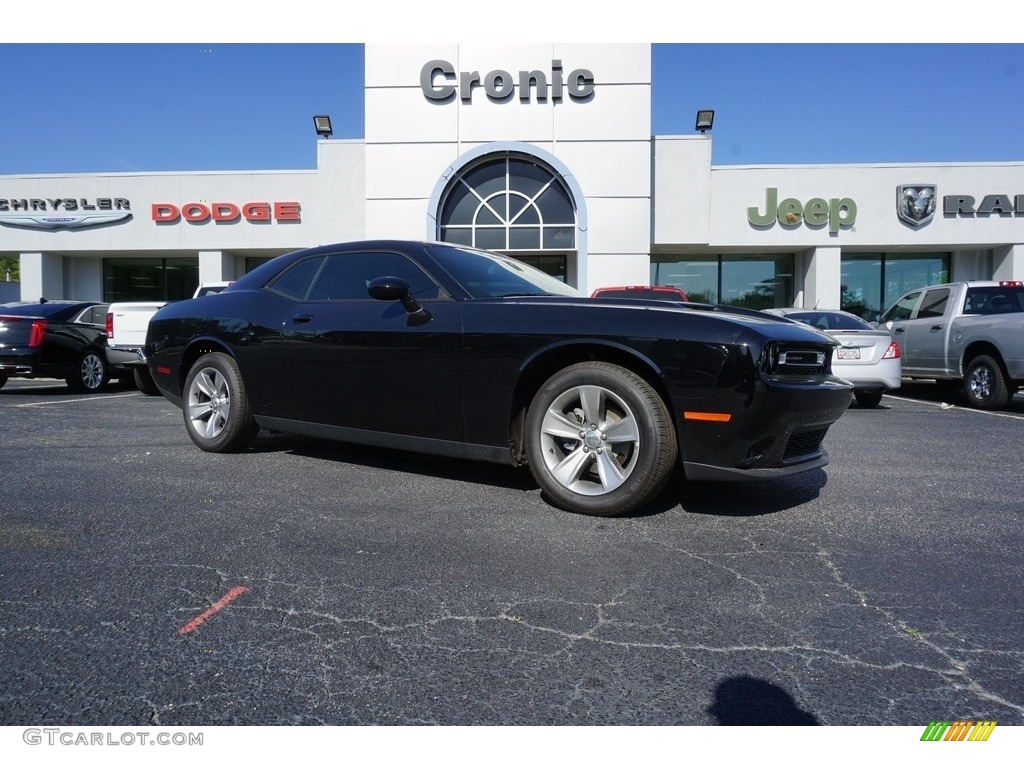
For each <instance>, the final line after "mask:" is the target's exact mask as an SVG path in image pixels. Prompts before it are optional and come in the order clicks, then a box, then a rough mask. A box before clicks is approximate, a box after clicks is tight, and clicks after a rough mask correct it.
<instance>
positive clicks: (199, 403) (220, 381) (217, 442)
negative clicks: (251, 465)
mask: <svg viewBox="0 0 1024 768" xmlns="http://www.w3.org/2000/svg"><path fill="white" fill-rule="evenodd" d="M182 400H183V402H182V411H183V413H184V416H185V430H186V431H187V432H188V436H189V437H190V438H191V439H192V442H193V443H195V444H196V445H198V446H199V447H200V448H202V449H203V450H204V451H210V452H212V453H233V452H235V451H241V450H244V449H245V448H247V447H248V446H250V445H251V444H252V441H253V440H254V439H255V438H256V434H257V433H258V432H259V425H257V424H256V420H255V419H254V418H253V415H252V407H251V406H250V404H249V398H248V397H247V396H246V393H245V384H244V383H243V382H242V374H241V372H240V371H239V370H238V363H236V362H235V359H234V358H233V357H231V356H230V355H226V354H224V353H222V352H211V353H210V354H207V355H203V356H202V357H200V358H199V359H198V360H196V362H195V364H194V365H193V366H192V368H191V369H190V370H189V372H188V376H186V377H185V392H184V397H183V398H182Z"/></svg>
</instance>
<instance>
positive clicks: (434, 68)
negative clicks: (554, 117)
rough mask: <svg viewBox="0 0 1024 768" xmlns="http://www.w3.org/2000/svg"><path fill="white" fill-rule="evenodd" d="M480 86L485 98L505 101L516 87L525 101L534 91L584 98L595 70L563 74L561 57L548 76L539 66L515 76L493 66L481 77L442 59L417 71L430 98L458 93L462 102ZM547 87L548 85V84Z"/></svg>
mask: <svg viewBox="0 0 1024 768" xmlns="http://www.w3.org/2000/svg"><path fill="white" fill-rule="evenodd" d="M480 86H483V89H484V93H486V94H487V98H489V99H491V100H492V101H505V100H506V99H509V98H511V96H512V94H513V93H515V90H516V87H517V86H518V88H519V100H520V101H523V102H527V101H529V100H530V93H531V92H534V93H535V94H536V97H537V101H547V100H548V99H549V98H550V99H551V101H561V100H562V98H563V96H564V95H568V96H569V98H570V99H585V98H586V97H587V96H590V95H591V94H592V93H593V92H594V73H593V72H591V71H590V70H589V69H574V70H573V71H572V72H570V73H569V76H568V77H565V76H564V75H563V73H562V61H561V59H552V61H551V75H550V78H549V76H548V75H547V74H546V73H545V72H543V71H542V70H539V69H533V70H525V69H524V70H520V71H519V73H518V75H517V76H516V77H513V76H512V73H511V72H507V71H506V70H504V69H495V70H492V71H490V72H488V73H487V74H485V75H483V76H482V77H481V75H480V73H479V72H459V73H458V74H456V72H455V67H454V66H453V65H452V64H451V62H448V61H445V60H444V59H434V60H432V61H428V62H427V63H426V64H424V65H423V69H421V70H420V89H421V90H422V91H423V95H424V96H426V97H427V98H428V99H430V100H431V101H446V100H447V99H449V98H451V97H452V96H454V95H455V93H456V92H457V93H458V94H459V99H461V100H462V101H466V102H469V101H472V100H473V90H474V89H475V88H479V87H480ZM549 86H550V87H549Z"/></svg>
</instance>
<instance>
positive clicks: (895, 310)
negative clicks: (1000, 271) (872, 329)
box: [878, 280, 1024, 410]
mask: <svg viewBox="0 0 1024 768" xmlns="http://www.w3.org/2000/svg"><path fill="white" fill-rule="evenodd" d="M878 327H879V328H884V329H885V330H886V332H887V333H890V334H891V335H892V338H894V339H898V340H899V343H900V346H901V347H902V349H903V375H904V376H907V377H909V378H913V379H933V380H934V381H935V382H936V384H937V385H938V386H939V387H941V388H943V389H948V390H954V391H955V390H957V389H962V390H963V394H964V397H965V398H966V399H967V402H968V403H970V404H971V405H972V406H974V407H975V408H983V409H986V410H991V409H996V408H1004V407H1005V406H1006V405H1007V403H1009V402H1010V398H1012V397H1013V395H1014V393H1016V392H1017V390H1019V389H1021V388H1024V281H1021V280H1001V281H994V280H971V281H969V282H958V283H946V284H943V285H932V286H928V287H926V288H918V289H917V290H914V291H910V292H909V293H907V294H904V295H903V296H902V297H900V298H899V299H898V300H897V301H896V303H895V304H893V305H892V306H891V307H889V309H888V310H886V312H885V314H884V315H882V318H881V320H880V321H879V323H878Z"/></svg>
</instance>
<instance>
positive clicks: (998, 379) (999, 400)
mask: <svg viewBox="0 0 1024 768" xmlns="http://www.w3.org/2000/svg"><path fill="white" fill-rule="evenodd" d="M964 397H966V398H967V402H968V403H970V404H971V405H972V406H974V407H975V408H981V409H983V410H986V411H991V410H993V409H996V408H1004V407H1006V404H1007V403H1008V402H1010V390H1009V389H1008V388H1007V386H1006V377H1005V376H1003V369H1002V368H1001V367H1000V365H999V363H998V362H997V361H995V360H993V359H992V358H991V357H989V356H988V355H978V356H977V357H975V358H974V359H973V360H971V362H969V363H968V364H967V370H965V371H964Z"/></svg>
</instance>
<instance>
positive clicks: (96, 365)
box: [79, 352, 106, 391]
mask: <svg viewBox="0 0 1024 768" xmlns="http://www.w3.org/2000/svg"><path fill="white" fill-rule="evenodd" d="M104 367H105V366H104V365H103V361H102V360H100V358H99V355H97V354H96V353H95V352H90V353H89V354H87V355H86V356H85V357H83V358H82V363H81V367H80V368H79V374H80V375H81V377H82V385H83V386H84V387H85V388H86V389H88V390H90V391H91V390H94V389H99V388H100V387H102V386H103V375H104V373H105V372H106V371H105V370H104Z"/></svg>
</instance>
